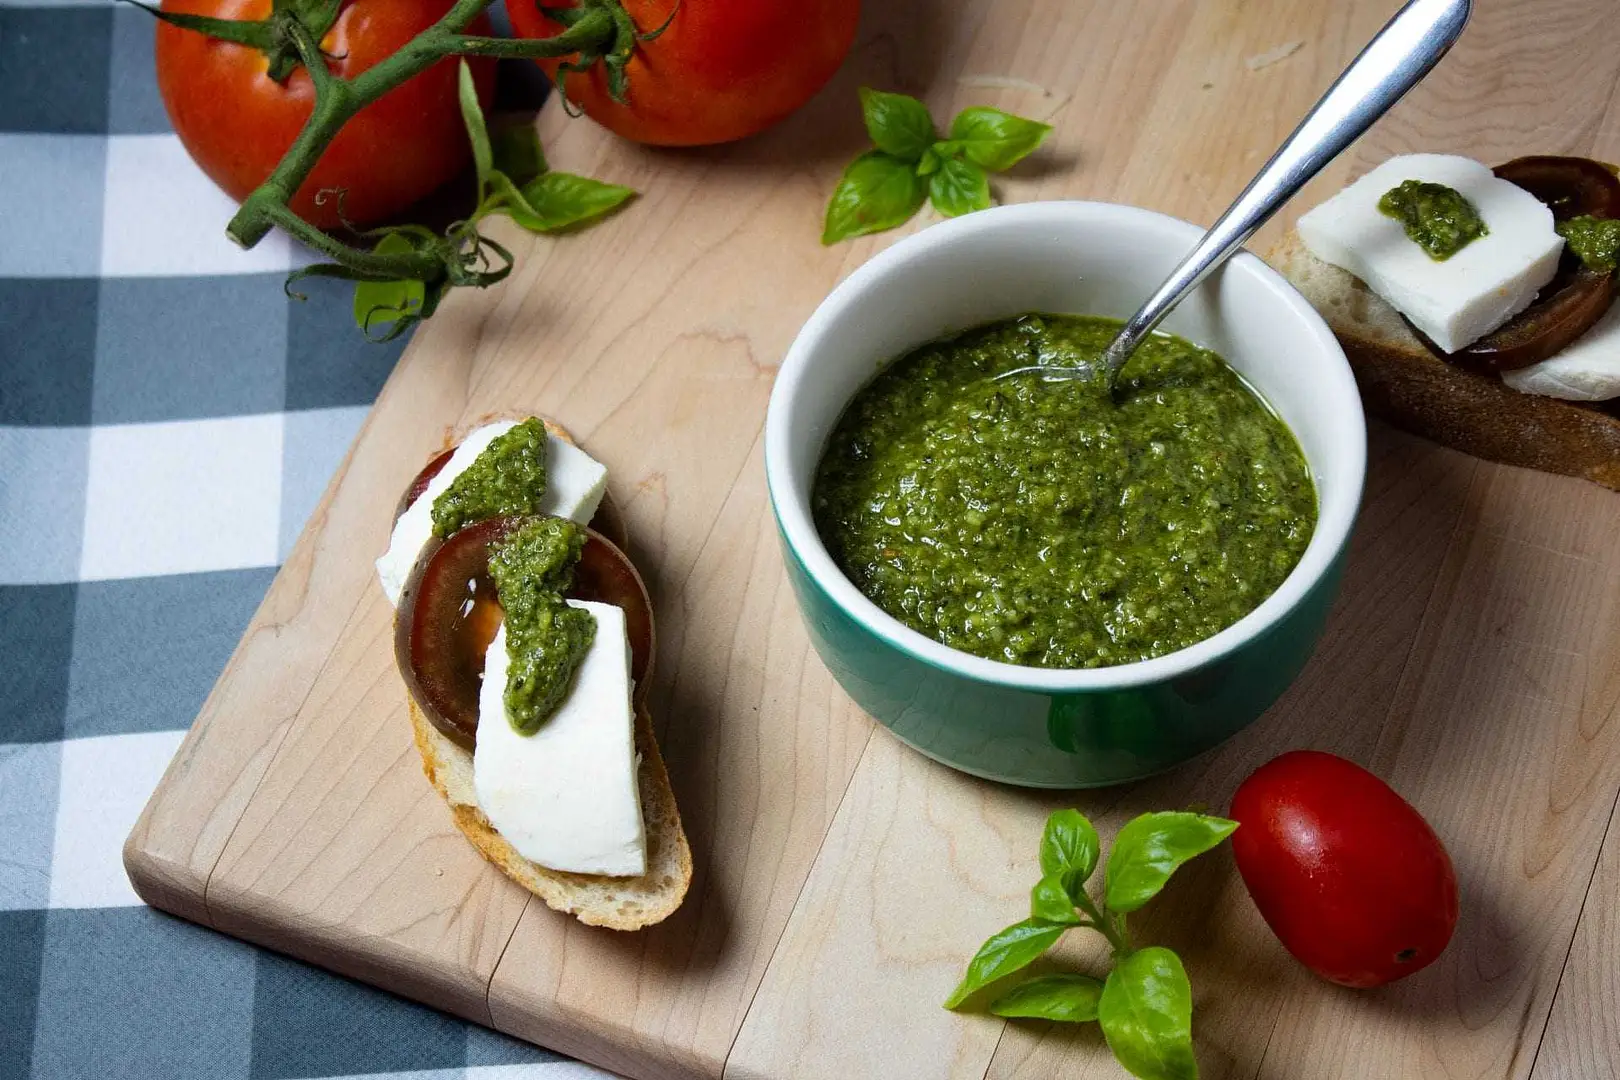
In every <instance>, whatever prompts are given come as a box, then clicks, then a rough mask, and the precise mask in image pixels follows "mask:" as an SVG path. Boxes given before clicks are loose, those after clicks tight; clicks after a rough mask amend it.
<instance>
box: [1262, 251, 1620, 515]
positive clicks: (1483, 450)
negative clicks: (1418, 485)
mask: <svg viewBox="0 0 1620 1080" xmlns="http://www.w3.org/2000/svg"><path fill="white" fill-rule="evenodd" d="M1266 259H1267V261H1268V262H1269V263H1271V265H1272V266H1274V267H1275V268H1276V269H1277V270H1278V271H1279V272H1280V273H1282V275H1283V276H1284V277H1286V278H1288V280H1289V281H1290V282H1291V283H1293V285H1294V287H1295V288H1297V289H1299V291H1300V292H1301V293H1303V294H1304V295H1305V298H1306V299H1307V300H1309V301H1310V302H1311V305H1312V306H1313V307H1315V308H1316V310H1317V311H1318V312H1320V313H1321V315H1322V317H1323V318H1324V319H1325V320H1327V324H1328V326H1329V327H1330V328H1331V329H1332V330H1333V333H1334V335H1335V336H1337V337H1338V339H1339V343H1340V344H1341V345H1343V346H1344V353H1345V356H1346V357H1348V358H1349V360H1350V368H1351V370H1352V371H1353V372H1354V373H1355V376H1356V384H1357V385H1358V386H1359V387H1360V389H1361V396H1362V399H1363V401H1364V402H1365V403H1366V406H1367V411H1368V412H1369V413H1371V414H1373V415H1374V416H1378V417H1381V418H1382V419H1384V420H1387V421H1389V422H1390V423H1392V424H1394V425H1395V426H1396V427H1399V428H1403V429H1404V430H1406V431H1410V432H1413V433H1414V434H1417V435H1422V436H1423V437H1425V438H1428V439H1432V440H1434V441H1435V442H1437V443H1440V444H1442V445H1444V446H1450V447H1452V448H1454V449H1457V450H1461V451H1462V452H1463V453H1465V454H1472V455H1473V456H1474V457H1478V458H1484V459H1485V460H1487V461H1496V462H1500V463H1502V464H1504V465H1518V466H1521V467H1523V468H1527V469H1539V470H1540V471H1542V472H1549V473H1558V474H1560V475H1563V476H1576V477H1580V478H1582V479H1585V480H1590V481H1592V482H1593V483H1596V484H1601V485H1603V486H1604V487H1606V488H1611V489H1614V490H1616V491H1620V417H1616V416H1615V415H1613V414H1612V413H1610V412H1609V411H1608V409H1606V408H1604V405H1605V404H1606V403H1603V402H1598V403H1587V402H1575V401H1563V400H1560V399H1558V398H1550V397H1541V396H1539V395H1536V394H1524V393H1520V392H1519V391H1517V390H1514V389H1513V388H1512V387H1510V386H1508V385H1507V384H1506V383H1504V382H1503V381H1502V380H1501V379H1500V378H1499V377H1497V376H1494V375H1485V374H1481V373H1479V372H1474V371H1468V370H1466V369H1464V368H1461V367H1458V366H1457V365H1456V364H1451V363H1447V362H1446V361H1444V360H1442V359H1440V358H1439V357H1438V356H1435V355H1434V353H1432V352H1430V351H1429V350H1428V348H1426V347H1425V346H1424V345H1423V343H1422V342H1420V341H1419V340H1418V339H1417V336H1416V335H1415V334H1413V333H1412V331H1411V330H1410V329H1409V328H1408V327H1407V326H1406V324H1405V323H1404V322H1403V321H1402V320H1401V318H1400V316H1399V314H1397V313H1396V311H1395V309H1394V308H1392V307H1391V306H1390V305H1389V304H1388V303H1386V302H1385V301H1384V300H1383V298H1381V297H1379V296H1378V295H1377V294H1375V293H1374V292H1373V291H1372V290H1371V289H1369V288H1368V287H1367V286H1366V285H1365V284H1363V283H1362V282H1361V281H1360V280H1359V279H1358V278H1356V277H1355V276H1353V275H1352V274H1350V273H1349V272H1347V271H1345V270H1342V269H1340V268H1339V267H1336V266H1330V265H1328V264H1327V263H1324V262H1322V261H1321V260H1320V259H1318V258H1316V256H1314V255H1312V254H1311V253H1310V252H1309V251H1308V250H1306V248H1305V245H1304V243H1303V242H1302V241H1301V240H1300V238H1299V234H1298V233H1295V232H1292V231H1290V232H1289V233H1288V235H1287V236H1286V237H1284V238H1283V240H1282V242H1281V243H1279V244H1278V245H1277V246H1276V247H1275V248H1273V249H1272V250H1271V252H1270V253H1269V254H1268V255H1267V257H1266Z"/></svg>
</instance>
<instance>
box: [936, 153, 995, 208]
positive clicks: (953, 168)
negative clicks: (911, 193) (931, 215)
mask: <svg viewBox="0 0 1620 1080" xmlns="http://www.w3.org/2000/svg"><path fill="white" fill-rule="evenodd" d="M928 198H929V201H931V202H932V203H933V204H934V209H935V210H938V211H939V212H940V213H942V214H944V215H945V216H946V217H961V216H962V215H963V214H970V213H972V212H973V211H975V210H984V209H988V208H989V206H990V177H989V176H988V175H986V173H985V171H984V170H983V169H981V168H979V167H978V166H977V165H975V164H973V163H972V162H968V161H962V160H961V159H959V158H946V159H944V160H943V161H941V162H940V163H939V171H938V172H936V173H934V174H933V175H932V176H930V177H929V178H928Z"/></svg>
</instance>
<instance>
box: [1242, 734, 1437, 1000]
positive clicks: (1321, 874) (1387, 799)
mask: <svg viewBox="0 0 1620 1080" xmlns="http://www.w3.org/2000/svg"><path fill="white" fill-rule="evenodd" d="M1231 816H1232V818H1233V819H1234V820H1236V821H1238V822H1241V823H1242V826H1243V827H1242V828H1240V829H1238V831H1237V832H1235V833H1233V834H1232V854H1233V856H1234V857H1235V858H1236V859H1237V867H1238V872H1239V873H1240V874H1242V875H1243V883H1244V884H1245V885H1247V886H1248V888H1249V895H1250V896H1252V897H1253V898H1254V903H1255V906H1256V907H1258V908H1259V909H1260V914H1261V915H1263V916H1265V920H1266V922H1267V923H1268V924H1269V925H1270V926H1271V929H1272V931H1273V932H1275V933H1276V935H1277V937H1278V938H1280V939H1281V940H1282V943H1283V945H1284V946H1286V947H1287V949H1288V951H1289V952H1291V953H1293V954H1294V956H1295V958H1296V959H1298V960H1299V962H1300V963H1302V964H1304V965H1305V966H1306V967H1308V968H1310V969H1311V970H1312V971H1314V972H1316V973H1317V974H1318V975H1320V976H1322V977H1323V978H1324V979H1327V980H1329V981H1331V982H1336V983H1340V984H1341V985H1344V986H1357V987H1366V986H1382V985H1383V984H1384V983H1387V982H1392V981H1393V980H1395V979H1399V978H1403V977H1405V976H1407V975H1410V974H1412V972H1414V971H1417V970H1419V969H1420V968H1423V967H1425V966H1427V965H1428V964H1430V963H1432V962H1433V961H1434V959H1435V957H1437V956H1439V955H1440V953H1441V952H1442V951H1443V950H1444V949H1445V947H1446V943H1447V942H1449V941H1450V940H1451V932H1452V930H1453V929H1454V928H1455V927H1456V925H1457V876H1456V874H1455V873H1454V872H1453V870H1452V868H1451V858H1450V856H1448V855H1447V854H1446V849H1445V848H1444V847H1443V846H1442V845H1441V843H1440V838H1439V837H1437V836H1435V834H1434V830H1433V829H1431V828H1429V823H1428V822H1426V821H1424V820H1423V817H1422V815H1420V814H1419V813H1418V812H1417V811H1416V810H1414V809H1413V808H1412V805H1411V804H1410V803H1408V802H1407V801H1406V800H1405V799H1403V798H1401V797H1400V796H1399V795H1397V794H1396V793H1395V791H1394V789H1392V788H1391V787H1390V786H1389V785H1388V784H1386V783H1384V782H1383V781H1382V780H1380V779H1378V777H1376V776H1374V775H1373V774H1372V773H1370V772H1368V771H1367V770H1366V769H1363V768H1362V767H1361V766H1360V765H1357V764H1355V763H1354V762H1350V761H1346V760H1345V759H1343V758H1341V757H1335V756H1334V755H1332V754H1324V753H1321V752H1320V751H1316V750H1294V751H1291V752H1289V753H1286V754H1283V755H1282V756H1281V757H1278V758H1275V759H1273V760H1272V761H1269V762H1267V763H1266V764H1265V765H1262V766H1261V767H1260V768H1259V769H1257V770H1255V772H1254V775H1252V776H1250V777H1249V778H1248V779H1247V780H1245V781H1244V782H1243V784H1242V786H1241V787H1239V788H1238V790H1237V794H1235V795H1233V796H1232V813H1231Z"/></svg>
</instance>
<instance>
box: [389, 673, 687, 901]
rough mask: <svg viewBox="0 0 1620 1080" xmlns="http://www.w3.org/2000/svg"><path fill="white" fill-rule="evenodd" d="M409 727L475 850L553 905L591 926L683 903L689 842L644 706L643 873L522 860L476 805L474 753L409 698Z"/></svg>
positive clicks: (640, 739)
mask: <svg viewBox="0 0 1620 1080" xmlns="http://www.w3.org/2000/svg"><path fill="white" fill-rule="evenodd" d="M410 706H411V727H412V728H413V729H414V730H415V732H416V748H417V749H418V750H420V751H421V752H422V771H423V772H425V773H427V778H428V780H430V781H431V782H432V784H433V786H434V788H436V789H437V790H438V792H439V794H440V795H442V796H444V800H445V802H447V803H449V804H450V815H451V817H452V818H454V819H455V823H456V828H458V829H460V830H461V832H462V835H464V836H465V837H466V838H467V839H468V840H470V841H472V845H473V847H475V848H477V849H478V851H479V853H480V854H482V855H483V856H484V858H486V859H488V860H489V861H490V862H492V863H494V864H495V865H496V866H498V867H500V868H501V870H502V872H504V873H505V874H506V876H507V877H509V878H511V879H512V880H513V881H515V882H517V883H518V884H519V885H522V886H523V887H524V888H525V889H528V890H529V891H530V892H532V893H534V894H535V895H536V896H538V897H539V898H540V899H542V900H544V901H545V902H546V905H547V906H548V907H550V908H552V909H553V910H556V911H564V912H567V913H568V914H570V915H573V916H575V917H576V918H578V919H579V921H580V922H583V923H587V924H589V925H591V926H605V927H608V928H609V929H612V930H640V929H641V928H642V927H645V926H651V925H652V924H654V923H657V922H662V921H663V920H664V919H665V918H667V917H668V916H669V915H670V913H671V912H673V911H674V910H675V909H676V908H678V907H680V906H681V900H682V899H684V898H685V896H686V889H687V886H688V885H690V884H691V883H692V849H691V848H690V847H689V846H688V845H687V842H686V830H685V829H684V828H682V826H681V814H680V811H679V810H678V809H677V808H676V806H675V792H674V790H673V789H672V788H671V787H670V786H669V773H668V772H666V771H665V770H664V759H663V756H662V755H660V754H659V752H658V743H657V741H656V740H655V739H654V738H653V733H652V722H651V719H650V718H649V717H648V716H647V714H646V712H645V711H643V710H639V709H638V710H637V715H636V749H637V751H638V752H639V753H640V756H641V774H640V777H639V779H640V784H641V817H642V820H643V821H644V822H645V823H646V827H647V872H646V873H645V874H643V875H641V876H640V877H634V878H616V877H602V876H599V875H595V874H569V873H564V872H563V871H561V870H549V869H547V868H546V867H544V866H541V865H540V864H539V863H537V862H532V861H530V860H528V859H525V858H524V857H523V856H522V855H519V854H518V853H517V850H516V849H515V848H513V847H512V845H511V844H509V843H507V841H506V838H505V837H504V836H502V835H501V834H500V833H498V832H496V831H495V828H494V826H492V825H491V824H490V823H489V819H488V818H487V817H485V816H484V812H483V811H482V810H480V809H478V797H477V795H476V793H475V790H474V788H473V761H472V755H471V754H469V753H468V752H467V751H465V750H463V749H462V748H461V747H459V746H457V745H456V744H455V743H453V742H451V741H450V740H449V739H447V738H445V737H444V735H442V734H440V732H439V729H438V728H435V727H434V726H433V725H432V724H431V723H429V722H428V719H427V717H426V716H424V715H422V710H421V709H418V708H417V707H416V702H415V701H412V702H411V703H410Z"/></svg>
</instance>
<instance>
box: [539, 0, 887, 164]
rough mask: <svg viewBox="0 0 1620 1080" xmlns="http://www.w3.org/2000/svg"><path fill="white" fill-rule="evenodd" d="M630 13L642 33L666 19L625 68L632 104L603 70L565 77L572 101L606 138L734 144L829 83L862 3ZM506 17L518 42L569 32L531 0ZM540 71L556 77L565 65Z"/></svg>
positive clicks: (655, 4) (632, 1)
mask: <svg viewBox="0 0 1620 1080" xmlns="http://www.w3.org/2000/svg"><path fill="white" fill-rule="evenodd" d="M575 3H577V0H563V2H562V3H560V4H558V5H556V6H560V7H571V6H575ZM624 8H625V10H626V11H627V12H629V14H630V17H631V19H633V20H634V21H635V24H636V26H638V27H640V29H641V30H642V31H643V32H650V31H653V30H656V29H658V27H660V26H663V25H664V23H665V21H666V20H669V27H668V29H666V30H665V31H664V32H663V33H662V34H660V35H659V36H658V37H657V38H655V39H654V40H652V41H645V42H641V43H639V44H638V45H637V46H636V50H635V55H634V56H633V57H632V58H631V60H630V63H629V65H628V66H627V67H626V68H625V73H626V75H627V76H628V77H629V89H628V92H627V94H626V97H627V98H628V103H627V104H624V105H621V104H619V103H618V102H616V101H614V100H613V98H612V96H611V95H610V94H609V93H608V84H607V77H606V74H605V72H604V71H603V67H602V65H601V64H600V63H598V64H594V65H592V68H591V70H590V72H589V73H588V74H570V75H568V76H567V81H566V84H565V85H566V88H567V93H568V97H569V99H570V100H571V101H573V102H574V103H575V104H576V105H578V106H579V107H580V108H582V109H584V110H585V112H586V113H587V114H588V115H589V116H590V117H591V119H593V120H595V121H596V122H597V123H599V124H601V125H602V126H604V127H606V128H608V129H609V130H611V131H614V132H616V133H617V134H619V135H622V136H624V137H625V138H627V139H634V140H635V141H636V142H642V143H652V144H655V145H659V146H701V145H706V144H708V143H720V142H730V141H731V140H732V139H740V138H742V137H744V136H745V135H752V134H754V133H755V132H757V131H762V130H764V129H765V128H767V127H769V126H770V125H772V124H774V123H776V122H777V121H778V120H780V119H782V118H783V117H784V116H786V115H787V114H788V113H790V112H792V111H793V110H794V109H797V108H798V107H799V106H800V105H803V104H804V103H805V102H806V101H808V100H810V98H811V97H812V96H813V95H814V94H815V92H816V91H817V90H820V89H821V88H822V87H823V86H825V85H826V83H827V80H828V79H830V78H832V75H833V72H835V71H837V70H838V65H839V64H841V63H842V62H843V60H844V54H845V53H847V52H849V47H850V44H851V43H852V42H853V41H854V40H855V24H856V22H857V21H858V19H859V17H860V0H624ZM672 12H673V13H674V17H673V19H671V13H672ZM507 14H508V15H510V16H511V18H512V29H513V31H514V32H515V33H516V34H518V35H519V36H521V37H530V38H534V37H552V36H554V35H556V34H558V33H560V32H562V29H563V28H562V27H561V26H559V25H558V24H557V23H554V22H552V21H551V20H550V19H547V18H546V17H545V16H543V15H541V14H540V11H539V8H538V5H537V4H536V3H535V2H534V0H514V2H513V3H511V4H509V5H508V6H507ZM539 63H540V66H541V67H543V68H545V69H546V73H547V74H548V75H550V76H551V77H552V78H553V79H555V78H556V75H557V66H558V64H559V63H561V61H560V60H542V61H539Z"/></svg>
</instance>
